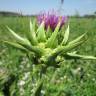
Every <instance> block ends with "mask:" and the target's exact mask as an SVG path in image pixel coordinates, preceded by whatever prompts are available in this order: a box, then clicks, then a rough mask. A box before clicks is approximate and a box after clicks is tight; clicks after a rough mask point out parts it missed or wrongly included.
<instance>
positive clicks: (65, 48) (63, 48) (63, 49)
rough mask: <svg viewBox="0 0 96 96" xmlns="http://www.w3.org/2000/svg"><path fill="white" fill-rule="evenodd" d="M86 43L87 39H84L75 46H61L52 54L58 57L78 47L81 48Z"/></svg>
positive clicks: (74, 44)
mask: <svg viewBox="0 0 96 96" xmlns="http://www.w3.org/2000/svg"><path fill="white" fill-rule="evenodd" d="M84 42H85V39H84V38H83V39H82V40H81V41H79V42H76V43H73V44H68V45H66V46H59V47H57V48H56V49H55V50H54V51H53V53H52V56H54V57H56V56H57V55H59V54H62V53H63V54H65V53H66V52H68V51H70V50H72V49H74V48H76V47H77V46H80V45H81V44H82V43H84Z"/></svg>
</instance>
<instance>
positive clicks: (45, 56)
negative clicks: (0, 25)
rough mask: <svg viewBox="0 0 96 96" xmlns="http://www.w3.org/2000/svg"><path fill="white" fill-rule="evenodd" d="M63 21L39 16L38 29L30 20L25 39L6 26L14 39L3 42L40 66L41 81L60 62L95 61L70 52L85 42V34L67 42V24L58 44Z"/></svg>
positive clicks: (40, 85) (39, 89)
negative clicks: (49, 69) (48, 70)
mask: <svg viewBox="0 0 96 96" xmlns="http://www.w3.org/2000/svg"><path fill="white" fill-rule="evenodd" d="M42 16H43V17H42ZM65 21H66V19H65V17H62V16H55V15H48V14H47V16H46V15H40V16H39V17H38V27H36V22H35V21H33V22H32V21H31V20H30V23H29V26H30V31H29V32H26V37H25V38H24V37H21V36H20V35H18V34H17V33H15V32H14V31H13V30H12V29H11V28H9V27H8V26H7V29H8V30H9V32H10V36H12V37H14V41H4V42H5V43H6V44H8V45H11V46H13V47H15V48H17V49H19V50H21V51H23V52H24V53H26V54H27V56H29V59H32V63H33V64H35V65H36V66H37V65H40V66H42V73H41V80H42V79H43V78H42V74H45V73H46V70H47V68H48V67H50V66H51V67H54V68H57V67H59V66H60V64H61V62H63V61H64V60H66V59H70V58H71V59H93V60H95V59H96V57H94V56H83V55H79V54H77V53H76V52H71V51H72V50H73V49H75V48H76V47H78V46H80V45H81V44H82V43H84V42H85V41H86V40H87V38H86V34H87V33H84V34H82V35H81V36H79V37H77V38H76V39H74V40H72V41H69V31H70V27H69V24H68V25H67V28H66V30H65V33H64V36H63V39H62V42H58V38H57V36H58V33H59V32H60V30H61V27H62V26H63V25H64V24H65ZM50 30H51V31H50ZM48 32H50V33H51V35H50V36H47V35H48ZM42 85H43V82H42V81H40V82H39V83H38V87H37V88H35V93H34V96H39V95H38V94H40V91H41V89H42V88H41V87H42ZM36 94H37V95H36ZM32 96H33V95H32Z"/></svg>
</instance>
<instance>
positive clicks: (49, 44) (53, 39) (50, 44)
mask: <svg viewBox="0 0 96 96" xmlns="http://www.w3.org/2000/svg"><path fill="white" fill-rule="evenodd" d="M59 28H60V22H59V23H58V25H57V27H56V28H55V30H54V32H53V33H52V35H51V37H50V38H49V39H48V40H47V42H46V47H48V48H55V47H56V46H54V43H55V42H56V39H57V34H58V31H59Z"/></svg>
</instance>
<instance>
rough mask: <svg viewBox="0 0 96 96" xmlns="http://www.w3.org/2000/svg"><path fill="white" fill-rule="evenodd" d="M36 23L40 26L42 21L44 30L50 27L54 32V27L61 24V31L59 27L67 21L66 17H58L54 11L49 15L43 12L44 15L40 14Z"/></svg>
mask: <svg viewBox="0 0 96 96" xmlns="http://www.w3.org/2000/svg"><path fill="white" fill-rule="evenodd" d="M37 21H38V24H41V23H42V21H44V23H45V29H47V28H48V27H50V28H51V30H52V31H54V29H55V28H56V26H57V24H58V23H59V22H61V24H60V29H61V27H62V26H63V25H64V24H65V22H66V21H67V17H66V16H58V15H56V12H55V11H52V12H50V13H49V12H48V13H45V12H44V13H41V14H39V15H38V16H37Z"/></svg>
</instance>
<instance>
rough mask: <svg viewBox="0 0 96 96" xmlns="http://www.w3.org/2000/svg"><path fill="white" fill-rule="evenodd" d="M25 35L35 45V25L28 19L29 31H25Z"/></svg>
mask: <svg viewBox="0 0 96 96" xmlns="http://www.w3.org/2000/svg"><path fill="white" fill-rule="evenodd" d="M27 37H28V40H29V41H30V42H31V44H32V45H37V43H38V41H37V38H36V33H35V26H34V25H33V24H32V22H31V20H30V31H29V32H27Z"/></svg>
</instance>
